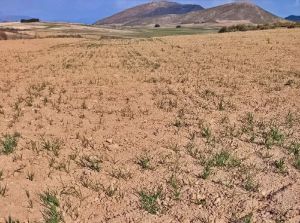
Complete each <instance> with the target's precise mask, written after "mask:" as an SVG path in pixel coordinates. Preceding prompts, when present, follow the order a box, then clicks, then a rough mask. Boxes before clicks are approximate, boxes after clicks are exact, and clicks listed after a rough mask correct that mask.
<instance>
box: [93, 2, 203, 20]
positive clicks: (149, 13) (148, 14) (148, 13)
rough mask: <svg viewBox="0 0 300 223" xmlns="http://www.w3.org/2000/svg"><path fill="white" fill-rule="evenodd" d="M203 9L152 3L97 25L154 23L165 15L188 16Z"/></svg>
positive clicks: (174, 3) (124, 12) (129, 10)
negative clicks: (154, 20) (141, 21)
mask: <svg viewBox="0 0 300 223" xmlns="http://www.w3.org/2000/svg"><path fill="white" fill-rule="evenodd" d="M202 9H203V7H201V6H200V5H193V4H179V3H176V2H169V1H152V2H150V3H146V4H142V5H138V6H136V7H133V8H130V9H127V10H125V11H122V12H120V13H117V14H115V15H113V16H110V17H108V18H105V19H102V20H99V21H97V22H96V24H97V25H109V24H120V25H127V24H133V23H137V24H138V23H140V20H143V21H145V20H146V21H147V20H149V21H152V19H153V18H156V17H160V16H165V15H180V14H186V13H189V12H192V11H199V10H202Z"/></svg>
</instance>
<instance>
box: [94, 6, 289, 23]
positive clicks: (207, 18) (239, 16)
mask: <svg viewBox="0 0 300 223" xmlns="http://www.w3.org/2000/svg"><path fill="white" fill-rule="evenodd" d="M282 20H283V19H282V18H280V17H278V16H276V15H274V14H272V13H270V12H268V11H266V10H264V9H262V8H260V7H259V6H257V5H254V4H252V3H245V2H236V3H229V4H225V5H220V6H217V7H213V8H209V9H203V8H202V7H201V6H195V5H181V4H178V3H174V2H167V1H162V2H153V3H148V4H143V5H139V6H136V7H134V8H131V9H127V10H125V11H123V12H120V13H118V14H116V15H113V16H111V17H108V18H106V19H103V20H100V21H98V22H97V23H96V24H99V25H107V24H119V25H131V26H141V25H151V24H156V23H159V24H160V25H169V24H199V23H223V22H226V21H227V22H236V23H253V24H265V23H275V22H278V21H282Z"/></svg>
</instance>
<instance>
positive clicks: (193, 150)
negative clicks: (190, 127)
mask: <svg viewBox="0 0 300 223" xmlns="http://www.w3.org/2000/svg"><path fill="white" fill-rule="evenodd" d="M185 147H186V150H187V152H188V154H189V155H190V156H191V157H193V158H194V159H199V157H200V155H201V154H200V150H199V148H198V147H196V146H195V144H194V143H193V142H189V143H188V144H187V145H186V146H185Z"/></svg>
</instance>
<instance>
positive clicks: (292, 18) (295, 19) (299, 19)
mask: <svg viewBox="0 0 300 223" xmlns="http://www.w3.org/2000/svg"><path fill="white" fill-rule="evenodd" d="M285 19H286V20H289V21H293V22H300V16H299V15H290V16H288V17H286V18H285Z"/></svg>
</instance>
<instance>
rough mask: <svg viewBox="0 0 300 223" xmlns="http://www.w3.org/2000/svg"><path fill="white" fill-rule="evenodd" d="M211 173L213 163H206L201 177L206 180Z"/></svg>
mask: <svg viewBox="0 0 300 223" xmlns="http://www.w3.org/2000/svg"><path fill="white" fill-rule="evenodd" d="M211 173H212V169H211V165H210V164H207V165H205V167H204V169H203V172H202V174H201V176H200V177H201V178H202V179H204V180H205V179H207V178H208V177H209V176H210V175H211Z"/></svg>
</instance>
